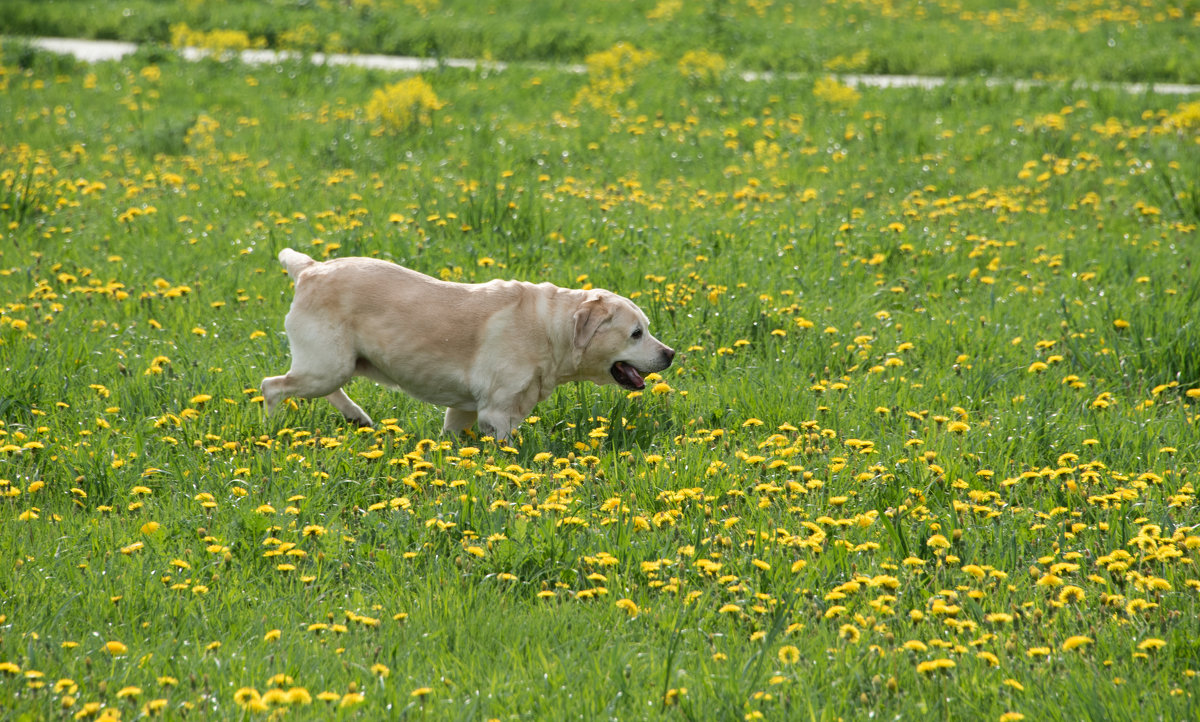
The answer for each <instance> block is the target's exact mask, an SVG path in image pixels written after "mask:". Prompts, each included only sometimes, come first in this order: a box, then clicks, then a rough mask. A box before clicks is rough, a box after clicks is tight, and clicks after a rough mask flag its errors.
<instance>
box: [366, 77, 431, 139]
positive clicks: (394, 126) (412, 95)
mask: <svg viewBox="0 0 1200 722" xmlns="http://www.w3.org/2000/svg"><path fill="white" fill-rule="evenodd" d="M445 106H446V104H445V103H444V102H442V101H441V100H439V99H438V97H437V94H436V93H434V91H433V86H431V85H430V84H429V83H428V82H426V81H425V79H424V78H422V77H421V76H419V75H417V76H414V77H412V78H408V79H406V80H402V81H400V82H399V83H394V84H392V85H388V86H387V87H385V88H382V89H380V90H376V91H375V92H374V93H373V94H372V95H371V100H370V101H369V102H368V103H367V106H366V113H367V119H368V120H370V121H372V122H377V123H378V124H379V127H380V128H381V129H382V130H383V131H384V132H386V133H407V132H409V131H411V130H414V129H416V128H419V127H421V126H428V125H431V124H432V123H433V113H434V112H435V111H438V110H441V109H442V108H444V107H445Z"/></svg>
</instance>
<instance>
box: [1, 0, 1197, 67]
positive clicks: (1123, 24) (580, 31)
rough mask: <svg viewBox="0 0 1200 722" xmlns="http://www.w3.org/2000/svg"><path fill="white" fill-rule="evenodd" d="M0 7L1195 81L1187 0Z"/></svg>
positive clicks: (199, 40) (295, 41) (202, 34)
mask: <svg viewBox="0 0 1200 722" xmlns="http://www.w3.org/2000/svg"><path fill="white" fill-rule="evenodd" d="M0 21H2V24H3V27H5V28H6V29H7V32H9V33H20V34H25V35H48V36H59V37H92V38H104V39H114V38H115V39H122V40H133V41H137V42H157V43H163V44H170V43H178V42H181V41H182V40H184V39H186V41H187V44H191V45H208V46H230V45H247V44H260V45H264V46H270V47H275V48H286V49H295V50H300V51H305V52H312V51H324V52H342V51H346V50H351V51H355V52H363V53H390V54H398V55H416V56H421V57H461V58H484V57H486V58H495V59H498V60H509V61H517V60H527V61H528V60H536V61H552V62H570V61H574V62H580V61H582V60H583V59H584V58H585V57H586V56H587V55H589V54H591V53H595V52H599V51H602V50H606V49H608V48H610V47H612V46H613V45H614V44H616V43H617V42H626V43H632V44H633V45H635V46H638V47H641V48H644V49H653V50H654V51H655V52H656V53H658V54H660V55H662V56H663V57H664V58H666V59H667V60H668V61H670V62H676V61H678V60H679V59H680V58H682V57H683V56H684V55H685V54H686V53H688V52H689V51H694V50H697V49H701V48H706V49H710V50H716V51H718V52H720V53H721V54H723V55H724V56H726V57H727V58H728V59H729V60H730V61H732V62H734V63H735V64H736V65H737V66H738V67H741V68H743V69H746V70H779V71H799V72H807V73H816V72H827V71H837V72H866V73H884V74H925V75H943V76H950V77H967V78H969V77H980V76H997V75H998V76H1008V77H1017V78H1025V77H1049V78H1052V79H1065V80H1090V81H1109V80H1116V81H1129V80H1136V81H1143V82H1144V81H1148V80H1158V81H1175V82H1186V83H1196V82H1198V81H1200V61H1198V60H1197V59H1196V58H1195V55H1196V54H1195V53H1192V52H1189V48H1190V45H1189V44H1190V42H1191V41H1192V39H1193V37H1194V35H1195V33H1196V28H1197V25H1198V23H1200V5H1198V4H1197V3H1196V2H1195V0H1188V1H1186V2H1176V3H1130V2H1124V1H1122V0H1103V1H1100V2H1093V3H1087V4H1080V3H1071V2H1053V3H1035V4H1034V3H1027V4H1025V5H1022V6H1019V7H1016V8H1014V7H1013V6H1012V3H1004V2H996V1H995V0H969V1H968V2H932V3H930V2H914V1H913V0H900V1H898V2H860V3H838V2H825V3H804V4H797V3H777V2H771V1H764V2H758V1H756V0H751V1H749V2H744V3H743V2H736V1H733V2H730V1H726V0H709V1H708V2H697V3H685V2H682V1H681V0H654V1H650V0H639V1H638V2H620V3H613V2H608V3H564V2H561V1H559V0H537V1H535V2H524V3H501V2H480V1H479V0H403V1H402V0H356V1H355V2H352V3H344V2H338V3H335V2H294V1H293V0H260V1H258V2H233V1H231V0H208V1H207V2H193V1H190V0H174V1H173V2H162V1H161V0H132V1H131V2H125V3H120V4H113V3H97V2H94V0H44V1H43V2H38V3H6V4H4V5H3V6H0ZM181 29H182V31H181Z"/></svg>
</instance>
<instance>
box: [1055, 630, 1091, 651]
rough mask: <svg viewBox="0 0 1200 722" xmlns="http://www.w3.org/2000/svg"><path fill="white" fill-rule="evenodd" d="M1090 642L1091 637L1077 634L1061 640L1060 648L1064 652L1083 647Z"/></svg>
mask: <svg viewBox="0 0 1200 722" xmlns="http://www.w3.org/2000/svg"><path fill="white" fill-rule="evenodd" d="M1091 643H1092V638H1091V637H1085V636H1083V635H1079V634H1077V635H1075V636H1073V637H1067V640H1066V641H1065V642H1063V645H1062V648H1063V651H1064V652H1070V651H1071V650H1073V649H1079V648H1080V647H1085V646H1087V645H1089V644H1091Z"/></svg>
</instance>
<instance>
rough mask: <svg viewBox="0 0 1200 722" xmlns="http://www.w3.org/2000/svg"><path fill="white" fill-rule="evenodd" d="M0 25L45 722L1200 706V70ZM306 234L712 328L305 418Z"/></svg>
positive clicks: (10, 618)
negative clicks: (455, 49) (360, 416)
mask: <svg viewBox="0 0 1200 722" xmlns="http://www.w3.org/2000/svg"><path fill="white" fill-rule="evenodd" d="M197 7H207V6H197ZM231 7H232V6H231ZM5 10H6V11H9V12H13V11H12V10H11V8H9V7H8V6H6V8H5ZM231 12H232V10H231ZM313 12H314V13H317V12H318V10H316V9H314V11H313ZM771 12H775V10H772V11H771ZM682 27H684V28H685V29H686V31H687V32H693V31H695V29H694V28H691V26H690V25H688V24H686V23H683V24H682ZM597 32H598V33H599V31H597ZM681 32H683V31H681ZM0 53H2V56H0V57H2V58H3V68H4V71H3V75H0V93H3V96H4V99H5V102H4V103H2V104H0V129H2V130H3V133H2V134H0V135H2V137H3V138H5V140H4V142H3V144H2V145H0V219H2V222H0V229H2V230H0V232H2V233H3V238H2V239H0V366H2V368H3V370H4V376H3V378H4V382H3V385H0V420H2V422H3V425H2V426H0V493H2V494H3V500H2V501H0V520H2V525H3V529H4V533H3V534H0V560H2V561H3V563H2V564H0V688H3V689H2V691H3V694H0V700H2V701H0V709H2V710H3V711H4V715H3V716H5V717H6V718H12V719H43V718H58V717H68V716H69V717H76V718H80V719H83V718H100V717H104V716H108V717H112V716H119V717H120V718H122V719H131V718H135V717H138V716H140V715H146V716H163V717H169V718H184V717H187V718H204V719H210V718H211V719H226V718H232V717H238V718H245V719H258V718H261V717H265V716H269V715H271V714H273V713H280V712H282V713H286V714H287V715H288V716H290V717H295V718H301V719H307V718H321V719H326V718H330V717H346V718H359V717H361V718H367V719H371V718H378V717H381V716H386V717H398V718H406V719H407V718H433V719H460V718H461V719H492V718H497V719H566V718H581V719H596V718H600V717H610V718H616V719H662V718H676V717H678V718H683V719H756V718H765V719H775V718H789V719H790V718H799V717H804V718H813V719H829V720H832V719H837V718H851V719H860V718H865V717H867V716H870V715H877V716H879V717H881V718H882V717H887V718H895V717H900V718H921V719H925V718H933V719H993V720H1015V719H1020V718H1021V716H1022V715H1023V716H1024V719H1031V720H1032V719H1038V720H1059V719H1061V720H1067V719H1070V720H1079V719H1096V720H1099V719H1104V720H1121V719H1130V720H1132V719H1138V720H1141V719H1146V718H1150V719H1170V720H1175V719H1187V718H1190V717H1192V716H1194V714H1193V711H1194V709H1195V706H1196V702H1195V699H1196V694H1197V687H1196V685H1197V672H1198V671H1200V650H1198V648H1197V645H1196V641H1195V640H1196V639H1198V638H1200V629H1198V623H1197V620H1198V619H1200V615H1198V614H1197V597H1198V595H1200V574H1198V573H1197V570H1196V562H1197V560H1198V557H1200V533H1198V531H1197V529H1196V527H1195V524H1196V519H1197V506H1196V494H1195V488H1194V481H1193V476H1194V474H1195V470H1196V465H1197V452H1196V449H1197V448H1200V416H1198V412H1197V404H1198V403H1200V369H1198V368H1197V362H1196V355H1195V349H1196V348H1197V347H1198V345H1200V328H1198V327H1197V326H1196V325H1195V311H1194V309H1195V308H1196V303H1197V300H1198V299H1197V297H1196V293H1197V292H1196V290H1195V289H1196V283H1195V272H1194V267H1193V265H1194V261H1193V258H1192V256H1193V255H1194V254H1192V252H1191V249H1192V247H1193V246H1194V244H1195V238H1196V228H1197V224H1198V223H1200V217H1198V215H1197V212H1196V197H1197V189H1196V185H1195V184H1196V181H1195V178H1194V177H1193V174H1192V171H1191V169H1193V168H1195V167H1197V165H1198V163H1200V143H1198V138H1200V136H1198V135H1197V133H1198V129H1200V110H1198V109H1197V107H1196V104H1195V102H1192V101H1188V100H1183V101H1181V100H1180V99H1178V98H1175V99H1167V98H1163V97H1159V96H1155V95H1129V94H1124V93H1119V92H1116V91H1109V90H1081V89H1078V88H1071V87H1068V86H1065V85H1064V86H1055V85H1049V86H1045V87H1039V88H1034V89H1030V90H1027V91H1016V90H1013V89H1009V88H992V87H988V86H987V85H986V84H984V83H983V82H982V81H967V82H962V83H957V84H953V85H950V86H947V87H944V88H940V89H936V90H931V91H917V90H894V91H875V90H864V91H862V92H857V91H854V90H852V89H850V88H847V87H845V86H842V85H840V84H838V83H836V82H830V81H827V80H824V79H810V80H795V79H791V80H789V79H785V78H776V79H774V80H770V81H763V82H755V83H745V82H742V81H740V80H738V79H736V78H735V77H733V74H732V71H731V70H729V69H728V67H727V68H726V69H725V70H721V69H720V67H719V64H715V63H708V64H706V63H701V62H700V61H701V60H704V58H699V59H698V58H696V57H693V59H692V64H691V65H690V66H688V67H687V68H685V69H684V71H686V72H683V71H681V69H680V67H679V66H678V64H677V63H676V62H675V60H674V59H669V58H668V57H666V56H665V54H664V55H660V56H659V57H657V58H654V57H646V56H642V55H640V54H637V53H631V52H630V51H629V48H628V47H625V48H619V47H613V48H609V49H608V50H604V51H603V52H600V53H597V54H595V55H592V56H591V57H589V58H588V61H589V68H590V69H589V73H588V74H587V75H577V74H568V73H559V72H556V71H553V70H530V69H510V70H508V71H505V72H502V73H495V72H474V71H467V70H457V69H446V70H443V71H440V72H434V73H427V74H425V75H424V80H425V81H426V82H427V83H428V89H430V90H431V91H432V93H434V94H435V95H436V101H437V102H436V103H435V102H433V100H432V99H431V98H430V97H429V96H428V95H427V94H426V93H425V92H424V91H421V90H419V88H418V86H416V85H414V84H406V85H398V81H399V80H401V79H400V78H397V77H393V76H390V75H386V74H382V73H378V72H370V71H362V70H355V69H350V68H329V67H317V66H312V65H309V64H306V63H304V62H300V61H296V62H289V63H285V64H281V65H277V66H265V67H250V66H245V65H241V64H238V63H236V62H233V61H217V60H209V61H205V62H201V63H196V64H187V63H183V62H181V61H178V60H177V59H175V57H174V56H173V54H171V53H169V52H164V51H162V50H161V49H153V48H152V49H149V50H145V51H142V52H141V53H139V54H138V55H135V56H134V57H132V58H129V59H127V60H125V61H123V62H121V63H107V64H100V65H96V66H82V65H76V64H74V63H72V62H70V61H67V60H63V59H61V58H57V57H54V56H50V55H45V54H42V53H39V52H36V51H32V50H30V49H29V48H28V47H24V46H22V45H21V44H20V43H15V42H6V43H5V44H4V45H3V46H2V48H0ZM708 60H709V61H711V58H709V59H708ZM705 68H708V69H707V70H706V69H705ZM389 86H396V87H392V88H391V90H390V92H389V91H388V88H389ZM377 91H381V92H382V94H381V95H377ZM379 98H382V100H377V99H379ZM373 102H384V103H389V104H391V105H392V107H394V108H396V109H398V110H399V109H403V108H409V109H410V110H411V109H413V108H414V107H416V108H417V109H418V110H419V109H420V108H424V109H425V111H427V112H426V114H425V115H426V117H427V119H426V120H422V119H421V118H422V113H420V112H415V113H410V114H405V113H401V112H397V113H396V114H394V115H392V116H388V115H374V116H373V115H372V114H371V113H370V112H369V109H370V108H371V106H372V103H373ZM438 106H440V107H438ZM388 117H392V118H394V119H393V120H391V121H386V120H383V118H388ZM372 118H378V119H372ZM404 118H408V120H404ZM386 123H391V124H390V125H386ZM285 246H292V247H297V248H302V249H305V250H306V251H307V252H310V253H313V254H315V255H318V256H329V257H332V256H343V255H355V254H361V255H378V256H381V257H385V258H390V259H393V260H396V261H398V262H402V263H405V264H407V265H410V266H412V267H414V268H418V269H419V270H422V271H425V272H428V273H431V274H434V275H440V276H443V277H446V278H452V279H458V280H464V281H475V280H485V279H489V278H494V277H519V278H523V279H527V280H534V281H542V280H546V281H552V282H555V283H558V284H561V285H569V286H582V285H587V284H594V285H595V286H598V287H605V288H610V289H613V290H615V291H618V292H620V293H623V294H625V295H628V296H631V297H634V298H635V299H636V300H637V302H638V303H639V304H641V305H642V307H643V308H645V309H646V310H647V313H648V314H649V315H650V317H651V319H652V327H653V330H654V333H655V334H656V335H657V336H658V337H659V338H662V339H663V340H665V341H666V342H668V343H670V344H672V345H673V346H674V347H675V348H677V349H678V350H679V351H680V357H679V358H678V359H677V361H676V364H675V365H674V366H672V367H671V368H670V369H668V370H667V371H666V372H665V373H664V374H663V375H662V377H661V378H659V379H655V380H653V382H652V383H651V384H650V387H649V388H648V389H647V391H645V392H643V393H640V394H632V395H630V394H626V393H624V392H621V391H619V390H616V389H614V388H613V387H605V388H597V387H590V386H573V387H566V388H562V389H560V390H559V391H558V392H557V393H556V394H555V395H554V396H553V397H551V398H550V399H549V400H547V401H546V402H544V403H543V404H541V405H539V407H538V408H537V410H536V411H535V413H536V417H533V418H531V419H529V420H528V421H527V423H526V424H524V425H523V426H522V428H521V429H520V431H519V435H518V437H517V438H516V439H515V440H514V441H513V443H512V444H511V446H498V445H496V444H495V443H493V442H491V441H489V440H486V439H477V438H463V439H442V438H439V437H438V435H437V434H438V431H439V429H440V413H439V412H440V410H439V409H436V408H433V407H430V406H427V405H423V404H420V403H417V402H414V401H412V400H410V399H408V398H406V397H404V396H402V395H400V394H397V393H395V392H392V391H388V390H386V389H382V388H379V387H376V386H373V385H371V384H369V383H367V382H363V381H359V382H355V384H354V386H353V388H352V389H351V393H352V395H353V396H354V397H355V399H356V400H358V401H359V402H360V403H361V404H362V405H363V407H364V408H365V409H366V410H367V411H368V412H369V413H371V415H372V416H373V417H374V418H376V419H381V421H380V422H379V425H378V427H377V428H376V429H367V430H356V429H353V428H348V427H345V426H343V425H342V423H341V420H340V418H339V417H338V416H337V414H336V412H334V411H333V409H332V408H331V407H329V406H328V405H327V404H325V403H324V402H321V401H317V402H311V403H309V402H302V403H299V404H296V405H295V406H293V407H290V408H288V409H284V410H283V411H282V413H281V414H280V415H279V416H276V417H272V418H271V419H266V418H264V416H263V413H262V404H261V399H260V397H259V395H258V389H257V385H258V383H259V381H260V380H261V379H262V378H263V377H264V376H266V375H268V374H275V373H279V372H281V370H283V369H285V368H286V366H287V345H286V340H285V338H284V336H283V334H282V318H283V315H284V313H285V312H286V309H287V306H288V303H289V301H290V296H291V291H290V288H289V283H288V280H287V278H286V276H285V275H284V274H283V273H282V271H281V269H279V267H278V264H277V263H276V262H275V260H274V256H275V254H276V253H277V252H278V250H279V249H281V248H283V247H285Z"/></svg>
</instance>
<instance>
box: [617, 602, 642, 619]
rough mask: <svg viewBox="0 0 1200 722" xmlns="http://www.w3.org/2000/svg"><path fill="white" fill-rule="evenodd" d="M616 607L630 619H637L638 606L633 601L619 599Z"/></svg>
mask: <svg viewBox="0 0 1200 722" xmlns="http://www.w3.org/2000/svg"><path fill="white" fill-rule="evenodd" d="M616 607H617V609H621V610H623V611H624V612H625V613H626V614H628V615H629V616H630V617H636V616H637V615H638V606H637V604H635V603H634V601H633V600H632V599H627V598H626V599H618V600H617V602H616Z"/></svg>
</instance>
